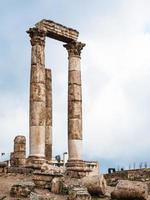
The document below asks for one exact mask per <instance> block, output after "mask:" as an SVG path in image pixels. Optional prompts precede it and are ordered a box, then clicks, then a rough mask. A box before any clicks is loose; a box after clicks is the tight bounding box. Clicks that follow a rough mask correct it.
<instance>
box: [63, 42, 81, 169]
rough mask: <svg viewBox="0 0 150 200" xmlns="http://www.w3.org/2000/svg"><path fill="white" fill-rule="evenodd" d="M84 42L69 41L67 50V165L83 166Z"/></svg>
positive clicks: (66, 45)
mask: <svg viewBox="0 0 150 200" xmlns="http://www.w3.org/2000/svg"><path fill="white" fill-rule="evenodd" d="M84 46H85V44H83V43H81V42H70V43H68V44H65V45H64V47H65V48H66V49H67V50H68V55H69V56H68V60H69V64H68V65H69V66H68V153H69V159H68V163H67V166H68V167H73V168H74V167H77V166H83V163H82V86H81V68H80V60H81V57H80V54H81V50H82V49H83V47H84Z"/></svg>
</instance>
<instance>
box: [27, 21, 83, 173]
mask: <svg viewBox="0 0 150 200" xmlns="http://www.w3.org/2000/svg"><path fill="white" fill-rule="evenodd" d="M27 33H28V34H29V35H30V38H31V46H32V58H31V80H30V154H29V158H28V165H31V166H35V167H38V166H37V165H39V166H40V165H41V164H42V163H44V162H45V159H47V160H51V158H52V86H51V79H52V75H51V70H50V69H46V68H45V52H44V47H45V38H46V37H50V38H53V39H56V40H59V41H62V42H65V43H66V44H64V45H63V46H64V47H65V48H66V50H67V51H68V152H69V159H68V162H67V165H66V167H67V170H68V173H72V176H74V175H75V174H76V175H77V174H78V172H79V173H81V172H82V173H86V171H87V169H85V163H84V161H83V158H82V85H81V66H80V59H81V50H82V49H83V47H84V46H85V44H83V43H81V42H78V41H77V39H78V34H79V33H78V32H77V31H76V30H73V29H71V28H67V27H65V26H62V25H60V24H57V23H54V22H53V21H50V20H42V21H40V22H39V23H37V24H36V25H35V27H33V28H30V29H29V30H28V31H27ZM76 175H75V176H76ZM83 175H84V174H83Z"/></svg>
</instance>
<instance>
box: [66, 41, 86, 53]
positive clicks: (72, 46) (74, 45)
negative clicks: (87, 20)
mask: <svg viewBox="0 0 150 200" xmlns="http://www.w3.org/2000/svg"><path fill="white" fill-rule="evenodd" d="M63 46H64V47H65V48H66V49H67V51H68V54H69V56H80V55H81V50H82V49H83V47H84V46H85V44H84V43H81V42H75V41H72V42H69V43H67V44H65V45H63Z"/></svg>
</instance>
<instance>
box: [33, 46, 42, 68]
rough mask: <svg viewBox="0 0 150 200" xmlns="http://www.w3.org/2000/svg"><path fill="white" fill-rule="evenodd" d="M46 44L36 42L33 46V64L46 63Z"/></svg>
mask: <svg viewBox="0 0 150 200" xmlns="http://www.w3.org/2000/svg"><path fill="white" fill-rule="evenodd" d="M44 57H45V56H44V46H43V45H40V44H35V45H34V46H32V56H31V64H32V65H35V64H39V65H41V66H42V65H44V63H45V61H44Z"/></svg>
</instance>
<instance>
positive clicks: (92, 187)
mask: <svg viewBox="0 0 150 200" xmlns="http://www.w3.org/2000/svg"><path fill="white" fill-rule="evenodd" d="M82 184H83V185H84V186H85V187H87V190H88V192H89V193H90V194H91V195H92V196H102V195H104V194H105V193H106V188H107V185H106V180H105V178H104V176H103V175H95V176H86V177H84V178H82Z"/></svg>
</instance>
